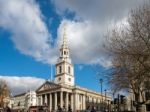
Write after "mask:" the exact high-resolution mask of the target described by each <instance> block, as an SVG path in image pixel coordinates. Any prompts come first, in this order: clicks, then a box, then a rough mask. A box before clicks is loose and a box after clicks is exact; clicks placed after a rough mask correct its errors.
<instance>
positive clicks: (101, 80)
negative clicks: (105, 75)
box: [99, 79, 103, 111]
mask: <svg viewBox="0 0 150 112" xmlns="http://www.w3.org/2000/svg"><path fill="white" fill-rule="evenodd" d="M99 82H100V85H101V96H102V103H101V104H102V105H101V109H102V111H103V93H102V92H103V79H99Z"/></svg>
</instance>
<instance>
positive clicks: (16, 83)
mask: <svg viewBox="0 0 150 112" xmlns="http://www.w3.org/2000/svg"><path fill="white" fill-rule="evenodd" d="M0 79H2V80H5V81H6V83H7V84H8V86H9V88H10V91H11V93H12V95H16V94H20V93H23V92H27V91H29V90H36V89H37V88H38V87H39V86H40V85H42V84H43V83H44V81H45V80H44V79H42V78H36V77H18V76H0Z"/></svg>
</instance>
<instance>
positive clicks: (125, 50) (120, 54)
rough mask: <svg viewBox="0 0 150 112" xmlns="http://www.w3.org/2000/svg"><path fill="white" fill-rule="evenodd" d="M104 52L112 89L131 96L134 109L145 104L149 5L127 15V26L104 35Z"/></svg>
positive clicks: (149, 47)
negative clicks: (108, 55) (108, 56)
mask: <svg viewBox="0 0 150 112" xmlns="http://www.w3.org/2000/svg"><path fill="white" fill-rule="evenodd" d="M107 41H108V43H109V44H108V46H107V49H108V50H109V53H111V55H112V70H111V75H110V74H109V77H108V80H109V83H111V85H112V88H113V89H115V90H121V89H126V90H128V91H130V92H132V93H133V94H134V96H135V101H136V110H137V112H140V111H141V108H140V107H141V106H142V105H143V104H145V103H146V102H147V99H145V97H144V95H145V91H147V90H150V88H149V86H145V83H148V84H149V85H150V2H147V4H145V5H143V6H142V7H139V8H137V9H135V10H132V11H131V12H130V15H129V18H128V24H127V25H123V26H121V27H119V28H118V27H116V28H114V29H113V30H112V31H111V32H109V33H108V35H107Z"/></svg>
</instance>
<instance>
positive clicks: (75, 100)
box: [74, 93, 79, 112]
mask: <svg viewBox="0 0 150 112" xmlns="http://www.w3.org/2000/svg"><path fill="white" fill-rule="evenodd" d="M78 104H79V100H78V94H77V93H75V94H74V111H75V112H76V111H77V110H78Z"/></svg>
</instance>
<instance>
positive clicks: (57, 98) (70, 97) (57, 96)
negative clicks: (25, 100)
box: [36, 33, 111, 112]
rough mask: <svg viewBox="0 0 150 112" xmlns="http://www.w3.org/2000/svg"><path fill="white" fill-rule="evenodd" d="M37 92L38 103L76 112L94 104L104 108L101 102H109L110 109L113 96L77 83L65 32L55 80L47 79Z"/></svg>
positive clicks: (97, 107)
mask: <svg viewBox="0 0 150 112" xmlns="http://www.w3.org/2000/svg"><path fill="white" fill-rule="evenodd" d="M36 93H37V102H38V105H39V106H40V105H46V106H48V107H49V110H50V111H52V110H58V108H62V109H64V110H69V109H71V110H73V112H75V111H77V110H85V109H86V108H88V107H90V108H91V107H92V106H93V107H95V108H96V109H97V110H100V109H101V108H103V107H101V105H100V104H107V105H108V109H109V103H110V101H111V97H108V96H104V95H101V94H99V93H97V92H94V91H91V90H88V89H86V88H82V87H79V86H76V85H75V78H74V66H73V64H72V62H71V59H70V50H69V47H68V44H67V38H66V34H65V33H64V35H63V43H62V45H61V48H60V56H59V59H58V61H57V63H56V74H55V80H54V82H49V81H46V82H45V83H44V84H43V85H41V87H39V88H38V89H37V90H36Z"/></svg>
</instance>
